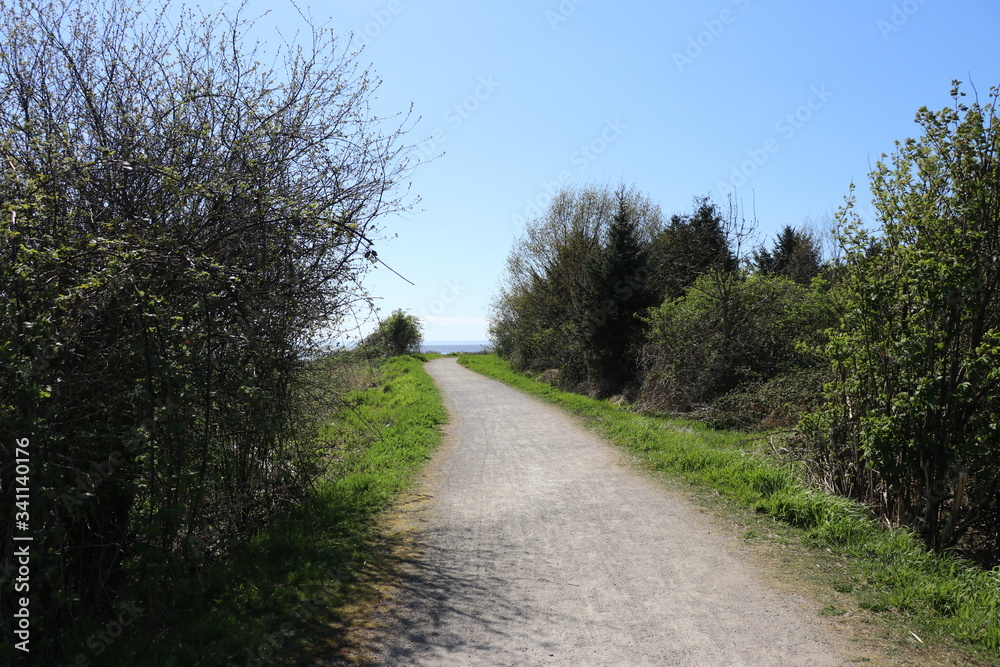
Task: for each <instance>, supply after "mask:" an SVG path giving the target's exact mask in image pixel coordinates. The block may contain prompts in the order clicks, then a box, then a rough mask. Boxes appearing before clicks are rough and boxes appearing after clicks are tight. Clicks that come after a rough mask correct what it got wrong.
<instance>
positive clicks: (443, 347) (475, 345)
mask: <svg viewBox="0 0 1000 667" xmlns="http://www.w3.org/2000/svg"><path fill="white" fill-rule="evenodd" d="M487 347H489V343H486V342H484V341H472V342H465V341H443V342H434V341H431V342H429V343H423V344H421V345H420V351H421V352H440V353H441V354H448V353H450V352H482V351H483V350H485V349H486V348H487Z"/></svg>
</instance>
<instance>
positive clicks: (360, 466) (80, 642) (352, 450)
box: [60, 357, 446, 667]
mask: <svg viewBox="0 0 1000 667" xmlns="http://www.w3.org/2000/svg"><path fill="white" fill-rule="evenodd" d="M348 403H349V405H350V407H347V408H344V409H343V410H341V411H340V412H339V413H338V414H337V415H336V417H335V419H333V420H332V421H331V422H330V424H329V425H328V426H327V428H326V429H325V430H326V432H325V433H323V434H321V436H322V437H324V438H325V439H327V440H329V441H337V442H341V443H343V445H344V446H343V447H342V448H340V449H339V450H338V451H337V454H338V456H337V457H336V460H335V463H334V465H333V467H332V469H331V470H330V473H329V474H328V475H327V476H326V477H324V478H323V479H321V480H320V481H319V482H318V483H317V485H316V489H315V492H314V493H313V494H312V495H311V498H310V500H309V501H308V502H307V503H306V504H305V505H303V506H301V507H300V508H298V509H297V510H296V511H293V512H291V513H289V514H287V515H286V516H283V517H277V518H276V519H275V520H274V521H273V522H272V523H271V525H269V526H267V527H266V528H264V529H263V530H262V531H261V532H260V533H259V534H258V535H257V536H256V538H255V539H254V540H252V541H251V542H250V543H248V544H246V545H245V546H244V547H243V548H241V549H239V550H238V551H237V552H236V553H234V554H232V555H231V556H230V557H229V558H227V559H225V560H224V561H222V562H220V563H217V564H215V565H213V566H211V567H208V568H206V569H205V570H203V571H201V572H199V573H198V574H197V575H194V576H192V577H191V578H188V579H184V580H179V581H177V582H176V585H177V587H179V588H181V589H183V591H184V593H183V595H181V596H180V597H179V598H177V597H176V596H172V597H174V599H175V602H174V603H173V604H172V605H171V607H170V608H168V609H158V608H157V606H156V601H155V600H152V601H151V602H150V608H149V609H146V610H144V611H143V612H142V613H140V614H139V616H138V617H137V618H136V620H135V621H134V622H132V623H130V624H129V627H126V628H125V629H124V631H121V629H120V628H118V627H115V628H112V630H113V631H114V632H113V633H112V634H120V636H118V637H116V638H111V637H110V636H108V633H107V629H106V628H105V627H104V626H103V625H98V626H96V627H95V628H94V630H93V632H90V633H88V634H87V635H85V636H83V637H77V638H74V643H73V645H72V646H71V647H67V649H66V654H67V656H68V659H67V660H66V664H80V665H104V664H108V665H112V664H113V665H167V666H170V665H176V666H178V667H181V666H183V667H190V666H194V665H259V664H312V663H313V662H314V661H315V659H316V658H317V657H319V656H323V657H325V658H327V659H329V658H330V657H332V656H334V655H339V656H341V657H343V655H344V652H345V649H347V648H350V647H349V646H348V645H349V643H350V636H349V629H350V628H351V626H352V624H354V623H356V621H357V620H358V616H359V614H360V612H358V610H357V606H358V605H359V604H361V605H363V604H364V603H365V602H366V601H368V600H372V599H373V598H377V597H378V595H379V587H380V586H382V585H384V582H385V581H386V580H390V579H392V578H393V577H394V576H395V573H394V568H395V566H396V565H397V564H395V563H393V562H392V560H391V558H390V557H388V556H387V553H388V552H389V551H390V549H388V548H387V545H386V544H385V537H384V536H383V535H382V534H381V531H380V530H379V529H378V528H377V524H376V521H377V519H378V517H379V516H380V515H381V514H382V513H383V511H384V510H385V509H386V508H387V507H389V506H390V504H391V503H392V502H393V501H394V499H396V498H397V496H398V495H399V494H400V493H401V492H403V491H405V490H406V489H407V488H408V487H409V486H410V484H411V480H412V479H413V476H414V473H415V472H416V471H418V470H419V468H420V467H421V465H422V464H423V463H424V462H425V461H426V460H427V459H428V458H429V456H430V455H431V453H432V452H433V450H434V449H435V448H436V447H437V446H438V444H439V443H440V440H441V431H440V425H441V424H442V423H443V422H444V421H445V418H446V413H445V411H444V408H443V407H442V405H441V402H440V397H439V394H438V392H437V390H436V388H435V386H434V383H433V381H432V380H431V378H430V376H428V375H427V373H426V372H425V371H424V370H423V367H422V363H421V361H420V360H418V359H414V358H412V357H398V358H394V359H390V360H389V361H387V362H386V363H385V364H384V365H383V367H382V377H381V378H380V381H379V382H378V384H377V386H375V387H374V388H371V389H367V390H364V391H355V392H353V393H352V394H351V395H350V396H348ZM154 619H155V622H152V621H154ZM154 627H155V630H154ZM102 631H103V632H105V637H107V639H109V640H110V641H108V642H105V641H104V640H103V639H102V638H101V636H100V634H99V633H100V632H102ZM153 632H155V634H156V635H157V636H156V637H155V638H154V637H150V634H151V633H153ZM95 635H96V639H95ZM88 641H89V642H90V646H89V647H88ZM98 647H99V648H98ZM77 656H83V657H82V658H78V657H77ZM74 660H75V662H74ZM60 664H62V663H60Z"/></svg>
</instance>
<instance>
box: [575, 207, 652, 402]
mask: <svg viewBox="0 0 1000 667" xmlns="http://www.w3.org/2000/svg"><path fill="white" fill-rule="evenodd" d="M615 197H616V198H617V200H618V210H617V211H616V212H615V214H614V217H613V218H612V220H611V223H610V225H609V227H608V231H607V240H606V241H605V243H604V244H603V245H602V247H601V248H600V249H599V251H598V252H597V253H596V254H595V255H594V256H593V257H592V258H591V260H590V262H589V265H588V272H587V275H586V283H585V300H586V303H587V308H586V314H587V319H586V320H585V321H584V322H582V323H581V325H580V331H581V340H580V348H581V351H582V353H583V359H584V363H585V364H586V368H587V381H588V382H589V383H590V384H591V385H592V386H594V387H596V388H597V393H598V394H602V395H612V394H617V393H620V392H621V391H622V390H623V389H625V388H626V387H630V386H632V385H633V384H634V383H635V382H636V380H637V378H638V373H639V363H638V361H639V346H640V344H641V341H642V335H643V323H642V320H641V318H640V315H641V314H642V313H643V312H644V311H645V310H646V309H647V308H649V307H651V306H654V305H656V301H655V298H656V296H655V294H654V293H653V291H652V289H651V288H650V286H649V284H648V283H649V267H648V264H649V262H648V258H647V247H646V246H648V244H644V243H643V242H642V239H641V238H640V237H639V231H638V221H637V220H636V219H635V217H634V216H635V211H634V209H633V207H632V205H631V204H630V202H629V197H628V193H627V192H626V191H625V190H624V189H620V190H619V191H618V192H617V193H616V194H615Z"/></svg>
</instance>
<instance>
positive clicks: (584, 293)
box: [490, 188, 663, 382]
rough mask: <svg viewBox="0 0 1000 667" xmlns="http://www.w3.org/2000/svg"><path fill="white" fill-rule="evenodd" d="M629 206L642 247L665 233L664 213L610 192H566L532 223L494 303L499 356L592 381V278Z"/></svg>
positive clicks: (637, 198)
mask: <svg viewBox="0 0 1000 667" xmlns="http://www.w3.org/2000/svg"><path fill="white" fill-rule="evenodd" d="M618 194H620V195H622V196H623V197H624V203H622V200H621V199H620V198H619V197H618V196H617V195H618ZM623 206H624V207H625V209H627V211H628V214H627V216H626V218H627V219H628V221H629V224H631V225H632V226H633V231H632V232H631V234H632V235H633V236H634V237H635V238H638V239H640V242H641V243H648V242H649V239H651V238H652V237H653V236H655V235H656V234H658V233H660V232H661V231H662V227H663V223H662V218H661V215H660V210H659V207H657V206H656V205H654V204H652V203H651V202H649V200H648V199H646V198H645V197H643V196H642V195H641V194H640V193H637V192H634V191H631V190H625V189H620V190H619V191H618V192H617V194H616V192H615V191H611V190H609V189H607V188H587V189H582V190H565V191H563V192H561V193H559V194H558V195H557V196H556V197H555V199H554V200H553V202H552V204H551V206H550V207H549V209H548V210H547V211H546V212H545V214H544V215H543V216H542V217H540V218H539V219H537V220H534V221H531V222H530V223H529V224H528V226H527V227H526V229H525V233H524V236H523V237H522V238H521V239H520V240H519V241H518V242H517V243H516V244H515V245H514V247H513V249H512V250H511V252H510V254H509V256H508V258H507V267H506V271H505V273H504V276H503V278H502V283H501V286H500V290H499V292H498V294H497V295H496V297H495V298H494V301H493V304H492V313H491V325H490V336H491V339H492V340H493V342H494V344H495V345H496V348H497V350H498V352H499V353H500V354H501V355H503V356H504V357H505V358H507V359H509V360H511V361H512V363H514V364H515V365H517V366H519V367H521V368H532V369H543V368H553V367H554V368H559V369H560V370H562V372H563V375H564V377H565V378H566V379H567V381H568V382H580V381H583V380H585V379H586V378H587V375H588V370H587V368H588V366H587V361H586V358H585V356H586V355H585V354H584V347H585V342H584V341H585V340H586V339H587V334H586V332H585V330H584V329H585V328H588V327H592V326H593V322H594V321H595V320H596V321H600V320H601V314H600V312H599V311H600V306H597V309H596V310H595V306H594V305H593V303H594V301H593V299H594V293H593V290H592V289H591V288H590V285H591V281H590V280H588V277H589V276H590V274H591V273H592V272H595V271H598V270H599V269H598V268H597V267H598V266H599V265H600V264H601V261H602V260H600V256H601V255H602V253H603V250H604V248H606V247H607V244H608V242H609V238H610V237H609V229H610V227H611V225H612V221H613V220H614V219H615V218H616V214H617V213H618V212H620V210H621V209H622V207H623ZM622 219H623V221H624V220H625V218H622ZM621 238H622V239H624V237H621ZM608 270H610V269H608ZM623 275H624V274H623ZM634 278H635V276H631V277H630V279H634ZM614 286H615V282H612V283H611V284H610V286H609V289H610V290H612V291H613V289H614ZM619 298H620V296H619ZM588 322H589V323H590V324H589V325H588Z"/></svg>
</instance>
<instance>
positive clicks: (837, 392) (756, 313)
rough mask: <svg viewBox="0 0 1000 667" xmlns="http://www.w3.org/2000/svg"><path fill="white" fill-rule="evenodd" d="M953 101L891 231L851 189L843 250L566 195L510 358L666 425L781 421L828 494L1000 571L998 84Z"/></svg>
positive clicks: (699, 215)
mask: <svg viewBox="0 0 1000 667" xmlns="http://www.w3.org/2000/svg"><path fill="white" fill-rule="evenodd" d="M951 94H952V97H953V99H954V104H953V106H951V107H949V108H945V109H943V110H941V111H937V112H934V111H929V110H927V109H926V108H923V109H920V110H919V112H918V114H917V117H916V120H917V123H918V124H919V126H920V127H921V129H922V131H923V134H922V135H921V136H920V137H918V138H916V139H908V140H906V141H905V142H901V143H898V144H897V150H896V152H895V153H894V154H893V155H892V156H885V155H883V156H882V159H881V160H880V161H879V162H878V163H877V164H876V166H875V169H874V171H873V172H872V174H871V187H872V192H873V193H874V202H873V204H874V209H875V211H876V219H875V220H872V221H862V220H861V219H860V217H859V216H858V215H857V213H856V212H855V202H854V198H853V193H852V192H851V193H849V194H848V196H847V198H846V200H845V204H844V206H843V207H842V209H841V210H840V211H839V212H838V214H837V216H836V219H835V220H834V223H835V224H834V225H833V227H832V229H831V230H829V233H830V237H829V238H828V239H825V238H824V237H823V236H822V235H821V233H820V231H819V230H816V229H814V228H810V227H809V226H807V225H803V226H801V227H798V228H795V227H792V226H788V225H786V226H785V227H784V228H783V229H782V230H781V232H780V233H779V234H778V235H777V237H776V238H775V239H773V241H770V242H768V241H764V242H759V241H758V239H757V237H756V233H755V229H756V226H757V223H756V221H754V220H749V221H748V220H747V219H746V218H745V216H744V212H743V209H742V208H741V206H740V204H739V202H735V201H729V202H727V203H726V205H724V206H720V205H718V204H716V203H715V202H712V201H711V200H709V199H695V202H694V203H695V206H694V210H693V212H691V213H687V214H677V215H673V216H671V217H670V218H669V219H668V218H666V217H665V216H664V215H663V214H662V213H661V212H660V210H659V207H658V206H656V205H655V204H653V203H651V202H650V201H649V200H648V199H647V198H646V197H645V196H644V195H642V194H641V193H639V192H636V191H634V190H632V189H629V188H626V187H619V188H618V189H617V190H610V189H607V188H585V189H578V190H565V191H563V192H561V193H559V194H557V195H556V196H555V197H554V199H553V201H552V203H551V205H550V207H549V209H548V210H547V211H546V212H544V214H543V215H541V216H540V217H539V218H537V219H536V220H534V221H531V222H530V223H529V224H528V225H527V227H526V230H525V232H524V235H523V237H522V238H521V239H520V240H519V241H518V242H517V243H516V244H515V245H514V247H513V249H512V250H511V252H510V255H509V257H508V261H507V267H506V272H505V274H504V276H503V279H502V281H501V288H500V290H499V292H498V294H497V295H496V297H495V300H494V303H493V309H492V316H491V329H490V335H491V339H492V342H493V344H494V346H495V349H496V351H497V353H498V354H499V355H500V356H501V357H502V358H504V359H506V360H507V361H509V362H510V363H511V365H512V366H513V367H514V368H515V369H517V370H519V371H525V372H530V373H533V374H537V375H541V376H543V377H545V378H546V379H547V380H548V381H551V382H552V383H553V384H555V385H556V386H558V387H560V388H562V389H567V390H570V391H575V392H579V393H582V394H585V395H587V396H591V397H596V398H615V399H616V400H619V401H627V402H629V403H631V404H632V405H634V406H636V407H637V408H639V409H641V410H644V411H646V412H649V413H651V414H666V415H683V416H684V417H686V418H693V419H698V420H700V421H703V422H704V423H706V424H710V425H713V426H717V427H723V428H737V429H742V430H747V431H769V432H771V433H774V432H777V431H783V435H784V436H785V438H784V442H783V443H782V450H783V451H784V453H785V455H786V456H787V457H788V458H789V459H792V460H794V461H796V463H797V464H798V465H799V466H801V467H802V468H803V469H804V470H805V471H806V472H807V473H808V474H809V477H810V480H811V483H812V484H813V485H814V486H816V487H817V488H821V489H825V490H829V491H832V492H833V493H835V494H838V495H840V496H843V497H844V498H849V499H852V500H856V501H858V502H860V503H861V504H863V505H864V506H865V507H866V508H868V509H869V510H870V511H872V512H873V513H875V515H877V516H878V517H879V518H880V519H882V520H883V521H884V522H885V523H886V524H887V525H889V526H891V527H902V528H906V529H908V530H910V531H911V532H912V533H913V535H914V536H915V537H916V538H918V539H919V540H920V541H921V542H922V543H923V544H924V545H925V547H926V548H928V549H930V550H931V551H934V552H937V553H957V554H960V555H961V556H963V557H966V558H968V559H971V560H974V561H976V562H977V563H979V564H980V565H981V566H982V567H983V569H984V571H988V570H989V568H992V567H995V566H1000V393H998V392H997V391H996V387H997V386H998V382H1000V226H998V225H997V219H998V218H1000V163H998V161H997V154H998V150H1000V118H998V116H997V114H996V111H997V109H996V102H997V94H998V93H997V90H996V89H993V90H991V92H990V96H989V98H988V100H986V101H985V102H983V103H981V102H980V101H979V100H978V99H977V100H976V101H975V102H973V103H968V104H967V103H966V100H965V98H964V93H963V92H962V91H961V89H960V84H959V83H958V82H956V83H955V87H954V89H953V90H952V91H951ZM824 244H826V245H827V246H829V247H832V249H833V251H832V252H827V253H825V254H824V252H823V247H824Z"/></svg>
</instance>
